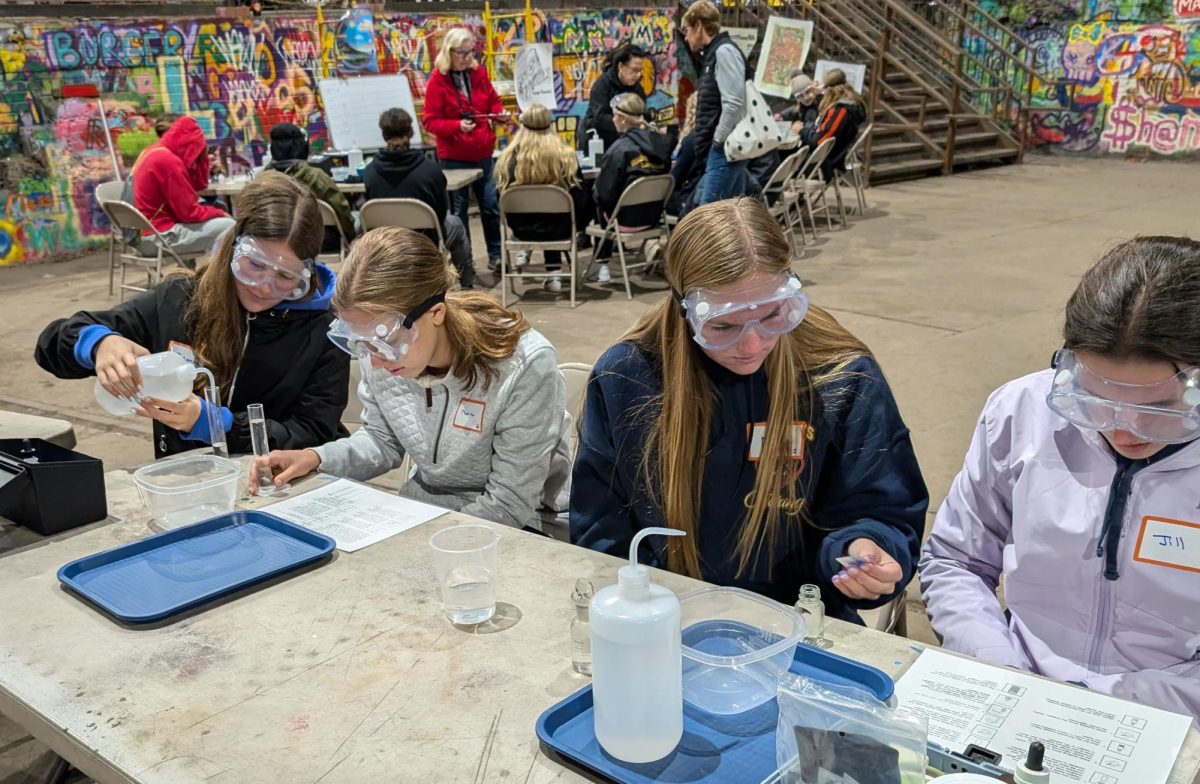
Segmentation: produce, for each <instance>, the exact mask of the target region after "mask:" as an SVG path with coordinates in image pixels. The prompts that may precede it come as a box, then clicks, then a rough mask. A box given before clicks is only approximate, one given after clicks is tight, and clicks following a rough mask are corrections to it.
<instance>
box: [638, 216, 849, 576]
mask: <svg viewBox="0 0 1200 784" xmlns="http://www.w3.org/2000/svg"><path fill="white" fill-rule="evenodd" d="M790 269H791V260H790V256H789V252H788V244H787V240H786V239H785V237H784V235H783V232H782V231H781V230H780V228H779V224H778V223H776V221H775V220H774V219H773V218H772V217H771V216H770V214H769V213H768V212H767V209H766V207H764V206H763V204H762V202H761V201H759V200H758V199H751V198H739V199H729V200H726V201H719V202H715V203H713V204H709V205H706V206H704V207H700V208H698V209H696V210H693V211H692V212H690V213H688V215H687V217H685V218H684V219H683V220H681V221H680V222H679V225H678V227H677V228H676V229H675V231H673V232H672V233H671V241H670V244H669V246H668V248H667V264H666V277H667V280H668V281H669V282H670V284H671V288H672V289H673V290H674V291H677V292H686V291H688V290H690V289H693V288H714V287H719V286H727V285H730V284H733V283H736V282H738V281H740V280H742V279H743V278H745V277H747V276H748V275H753V274H755V273H779V272H787V271H789V270H790ZM622 340H628V341H632V342H633V343H636V344H637V345H639V346H640V347H641V348H642V349H643V350H644V351H646V352H647V353H649V354H651V355H652V356H655V357H657V358H659V359H660V360H661V373H662V381H663V387H662V393H661V395H660V396H658V397H657V398H656V399H654V400H652V401H651V402H650V403H649V405H650V406H651V407H652V410H654V412H655V420H654V424H653V426H652V428H651V430H650V433H649V436H648V439H647V442H646V445H645V450H644V452H643V455H644V456H643V460H642V470H641V473H642V476H643V479H644V481H645V482H646V485H647V487H648V488H649V490H650V497H651V498H652V499H654V502H655V503H656V504H657V506H658V507H659V509H660V510H661V512H662V514H663V518H664V520H665V524H666V525H668V526H670V527H671V528H677V529H680V530H682V531H686V532H687V534H688V535H687V536H684V537H676V538H672V539H671V540H670V542H669V545H668V551H667V553H668V560H667V563H668V566H669V568H670V569H671V571H674V572H678V573H681V574H686V575H688V576H691V577H700V576H701V573H700V546H699V542H697V541H696V535H697V534H698V532H699V526H698V524H697V521H698V520H699V519H700V506H701V496H700V493H701V485H702V483H703V480H704V463H705V459H706V455H707V454H708V451H709V444H708V435H709V428H710V423H711V422H712V418H713V409H714V407H715V405H716V403H715V400H714V393H713V388H712V383H711V382H710V381H709V379H708V378H707V376H706V374H705V371H704V366H703V363H702V362H701V357H702V356H703V355H702V352H701V349H700V347H699V346H698V345H697V344H696V343H695V341H693V340H692V337H691V334H690V332H689V330H688V325H687V322H685V321H684V318H683V316H682V314H681V313H680V310H679V305H678V304H677V302H676V301H675V300H674V298H671V297H668V298H667V299H665V300H663V301H662V302H660V303H659V304H658V305H657V306H656V307H655V308H653V309H652V310H651V311H650V312H649V313H647V314H646V315H645V316H644V317H643V318H642V320H641V321H640V322H639V323H638V324H637V325H636V326H635V327H634V328H633V329H632V330H630V331H629V332H628V333H626V335H625V336H624V337H623V338H622ZM869 355H870V351H869V349H867V347H866V346H865V345H863V343H862V342H861V341H859V340H858V339H857V338H856V337H854V336H853V335H851V334H850V333H849V332H847V331H846V329H845V328H843V327H842V325H841V324H839V323H838V322H837V320H836V319H834V318H833V316H831V315H829V314H828V313H826V312H825V311H824V310H821V309H820V308H817V307H810V308H809V309H808V313H807V315H806V316H805V319H804V321H803V322H802V323H801V324H800V326H799V327H797V328H796V329H795V330H793V331H791V332H789V333H787V334H785V335H783V336H781V337H780V338H779V342H778V343H777V344H776V345H775V348H773V349H772V350H771V353H770V354H768V355H767V359H766V362H765V364H764V366H763V367H764V369H765V371H766V375H767V389H768V394H769V395H770V405H769V408H768V413H767V427H766V435H765V438H764V440H763V447H762V455H761V457H760V458H759V461H758V466H757V470H756V471H755V479H754V489H753V490H752V491H751V495H750V496H749V498H748V499H747V506H748V509H747V511H746V518H745V524H744V525H743V526H742V528H741V530H740V532H739V533H738V537H737V544H736V546H735V548H734V555H735V556H736V558H737V563H738V574H739V575H741V574H743V573H744V572H745V571H746V570H747V569H748V568H749V566H750V564H751V563H752V561H753V560H754V559H755V558H756V557H757V555H758V554H759V552H760V551H761V550H762V549H763V548H765V549H766V550H767V552H768V553H772V554H774V552H775V550H776V547H777V546H778V545H779V543H780V541H782V539H783V537H782V533H783V529H784V527H785V526H786V525H788V524H790V523H789V522H788V521H786V520H785V518H784V517H783V516H782V515H781V513H780V512H781V509H786V510H789V512H793V511H794V513H795V514H796V518H798V521H803V520H805V519H807V515H806V514H804V513H803V508H804V507H803V505H804V501H805V499H804V498H803V497H802V496H798V493H799V492H800V490H798V489H797V487H796V485H797V484H798V482H797V477H796V473H797V472H796V464H795V463H794V462H793V461H792V460H791V458H790V455H791V450H792V444H791V439H792V423H793V422H794V421H797V420H800V421H810V420H811V418H812V416H813V412H814V394H815V388H816V387H819V386H821V385H823V384H828V383H830V382H832V381H835V380H836V379H838V378H841V377H843V376H845V374H846V365H847V364H849V363H850V362H852V361H853V360H855V359H857V358H858V357H861V356H869ZM801 490H802V489H801ZM750 499H752V500H750ZM731 522H732V521H731Z"/></svg>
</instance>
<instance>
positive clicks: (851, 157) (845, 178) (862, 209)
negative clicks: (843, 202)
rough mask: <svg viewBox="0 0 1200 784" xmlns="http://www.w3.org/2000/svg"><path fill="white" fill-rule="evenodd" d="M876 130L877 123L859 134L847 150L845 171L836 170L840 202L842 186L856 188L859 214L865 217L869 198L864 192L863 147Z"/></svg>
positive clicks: (835, 176) (836, 184) (834, 178)
mask: <svg viewBox="0 0 1200 784" xmlns="http://www.w3.org/2000/svg"><path fill="white" fill-rule="evenodd" d="M874 128H875V123H870V124H868V125H867V127H865V128H863V129H862V130H861V131H859V133H858V138H857V139H855V140H854V144H852V145H850V149H848V150H846V157H845V158H844V159H843V161H842V162H843V164H844V165H845V167H846V170H845V171H838V170H836V169H835V170H834V177H833V187H834V188H837V189H838V193H839V200H840V193H841V188H840V187H839V186H840V185H841V184H843V183H844V184H846V185H848V186H852V187H853V188H854V196H855V198H856V199H857V200H858V214H859V215H865V214H866V212H867V196H866V194H865V193H864V192H863V173H862V167H863V162H862V152H861V151H862V146H863V144H864V143H865V142H866V141H867V137H869V136H870V135H871V131H872V130H873V129H874Z"/></svg>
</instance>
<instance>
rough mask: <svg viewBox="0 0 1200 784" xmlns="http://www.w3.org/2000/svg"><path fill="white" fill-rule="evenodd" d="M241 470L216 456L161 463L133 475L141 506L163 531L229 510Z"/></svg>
mask: <svg viewBox="0 0 1200 784" xmlns="http://www.w3.org/2000/svg"><path fill="white" fill-rule="evenodd" d="M241 475H242V470H241V469H240V468H239V467H238V464H237V463H235V462H233V461H232V460H228V459H226V458H223V457H217V456H216V455H188V456H186V457H176V458H172V459H170V460H161V461H159V462H157V463H151V464H150V465H148V466H143V467H142V468H139V469H138V470H136V471H134V472H133V481H134V484H136V485H137V488H138V493H139V494H140V495H141V496H142V503H144V504H145V505H146V508H147V509H149V510H150V515H151V516H152V517H153V518H154V519H155V520H157V521H158V522H159V523H160V524H161V525H162V527H164V528H178V527H179V526H181V525H186V524H188V523H194V522H196V521H198V520H207V519H208V518H210V517H216V516H217V515H222V514H228V513H229V512H232V511H233V504H234V501H235V500H236V499H237V491H238V479H239V478H240V477H241Z"/></svg>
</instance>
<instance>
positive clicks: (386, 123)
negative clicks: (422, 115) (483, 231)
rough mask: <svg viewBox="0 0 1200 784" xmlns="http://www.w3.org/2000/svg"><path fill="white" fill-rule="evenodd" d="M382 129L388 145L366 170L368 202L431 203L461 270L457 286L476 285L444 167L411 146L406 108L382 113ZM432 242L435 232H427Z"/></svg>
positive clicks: (468, 245) (467, 239) (463, 229)
mask: <svg viewBox="0 0 1200 784" xmlns="http://www.w3.org/2000/svg"><path fill="white" fill-rule="evenodd" d="M379 130H380V131H381V132H382V133H383V141H384V143H385V144H386V145H387V146H386V147H384V149H382V150H380V151H379V152H378V153H376V154H375V157H374V158H373V159H372V160H371V162H370V163H368V164H367V167H366V168H365V169H364V170H363V186H364V188H365V189H366V197H367V201H370V200H371V199H416V200H418V201H423V202H425V203H426V204H428V205H429V206H430V208H431V209H432V210H433V213H434V214H435V215H437V218H438V220H439V221H441V224H442V239H443V241H444V242H445V243H446V250H447V251H449V252H450V263H451V264H453V265H454V269H456V270H458V285H459V286H461V287H462V288H464V289H470V288H474V286H475V261H474V259H473V258H472V255H471V237H470V235H469V234H468V233H467V227H466V226H464V225H463V222H462V221H461V220H459V218H458V216H457V215H455V214H453V213H452V212H450V195H449V194H448V193H446V175H445V174H444V173H443V172H442V169H441V167H439V166H438V165H437V164H436V163H434V162H433V161H431V160H429V159H428V158H426V157H425V153H423V152H421V151H420V150H413V149H411V148H410V146H409V145H410V144H411V142H412V135H413V121H412V117H410V116H409V114H408V112H406V111H404V110H403V109H388V110H387V111H386V112H384V113H383V114H381V115H379ZM425 234H426V236H428V237H429V239H430V240H432V241H433V242H437V237H436V236H433V232H425Z"/></svg>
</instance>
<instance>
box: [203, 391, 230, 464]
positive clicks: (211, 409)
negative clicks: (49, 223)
mask: <svg viewBox="0 0 1200 784" xmlns="http://www.w3.org/2000/svg"><path fill="white" fill-rule="evenodd" d="M204 400H205V402H207V403H208V432H209V434H210V435H211V436H212V448H213V454H214V455H216V456H217V457H229V450H228V449H226V448H225V422H224V421H222V419H221V388H220V387H218V386H217V385H216V384H210V385H209V386H206V387H205V388H204Z"/></svg>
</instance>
